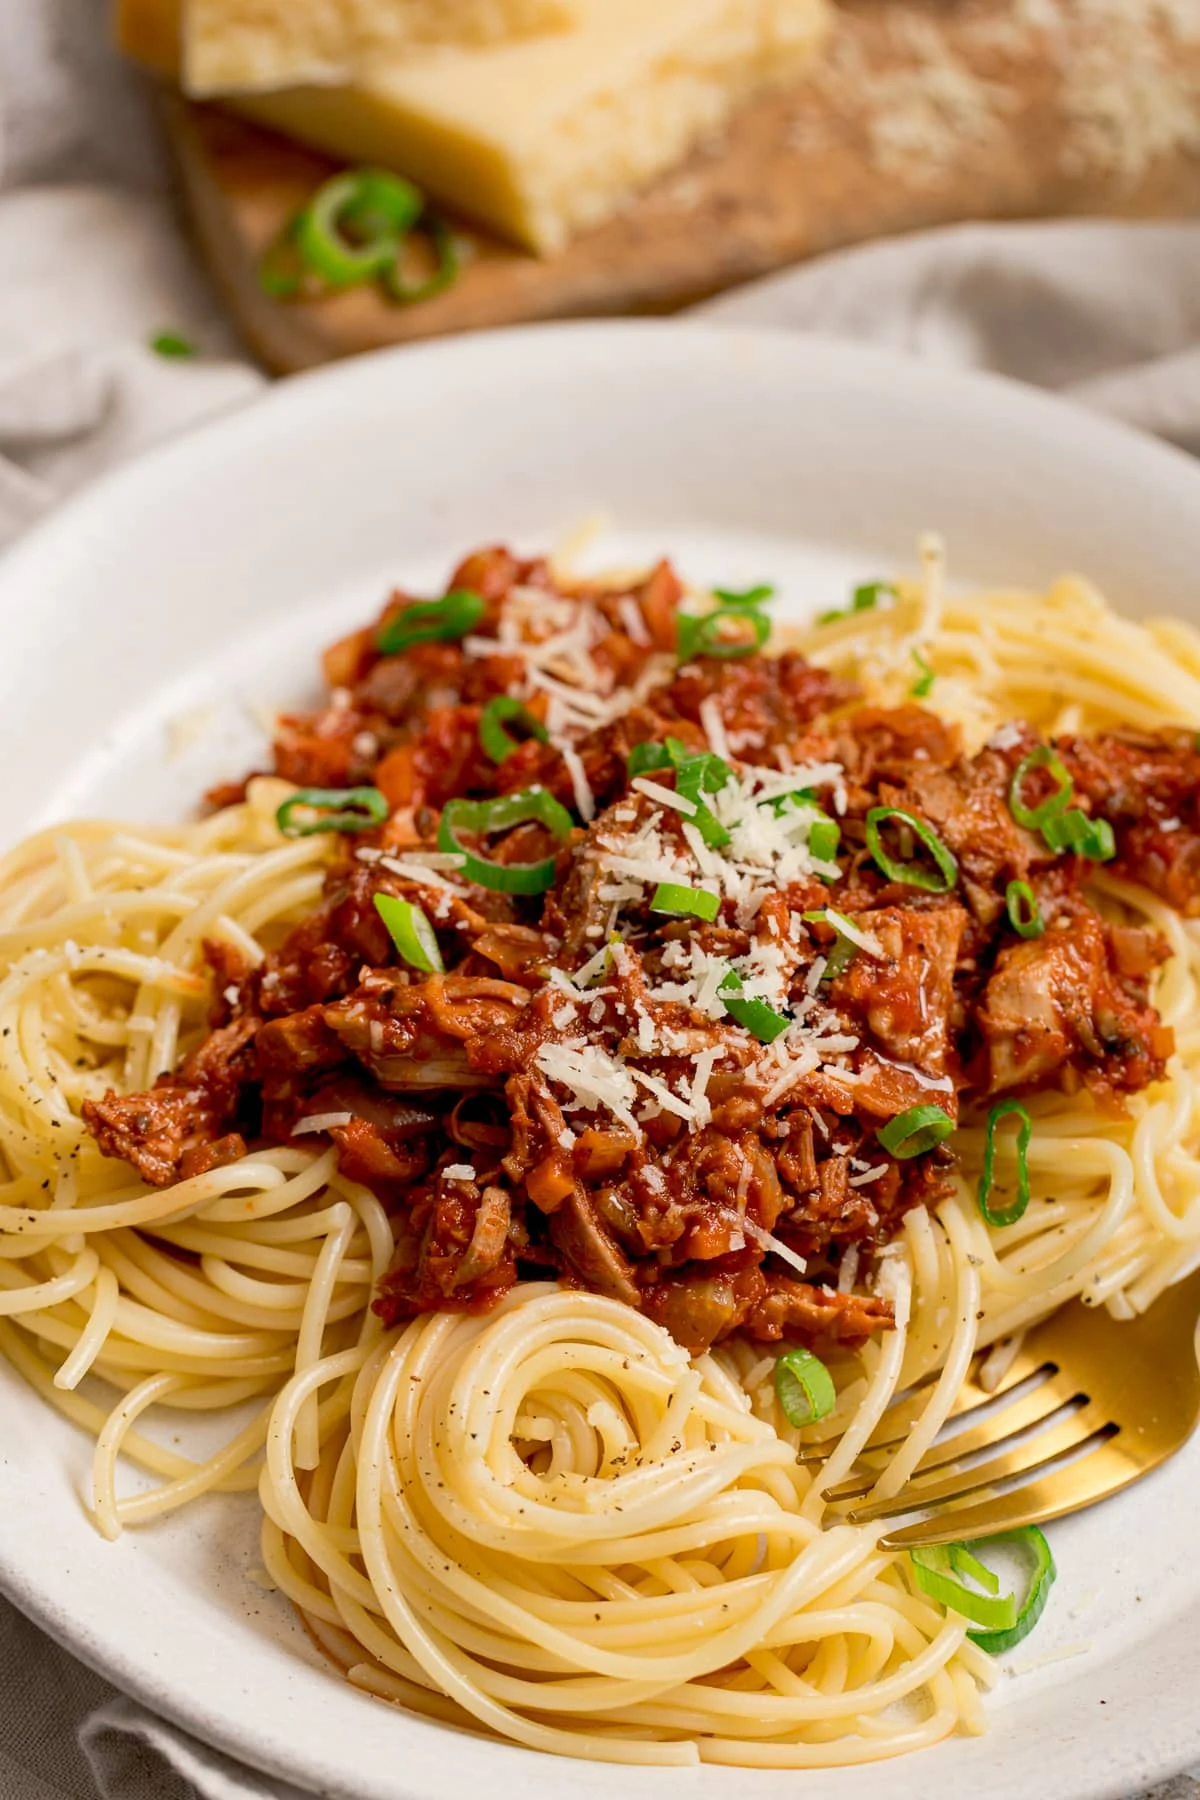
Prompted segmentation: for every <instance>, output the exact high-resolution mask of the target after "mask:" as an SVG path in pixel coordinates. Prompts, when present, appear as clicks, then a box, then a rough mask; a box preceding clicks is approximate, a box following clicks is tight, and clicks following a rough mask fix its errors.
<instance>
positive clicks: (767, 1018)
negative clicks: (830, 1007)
mask: <svg viewBox="0 0 1200 1800" xmlns="http://www.w3.org/2000/svg"><path fill="white" fill-rule="evenodd" d="M744 985H745V984H744V982H743V981H742V978H741V976H740V975H739V974H738V972H737V970H736V969H730V971H729V973H728V975H726V977H725V979H724V981H722V983H721V985H720V987H719V988H718V989H717V994H718V995H719V997H720V1000H721V1004H722V1006H723V1007H724V1008H725V1011H726V1012H727V1013H728V1014H729V1016H730V1018H731V1019H734V1020H736V1022H737V1023H738V1024H739V1025H743V1026H745V1028H746V1030H747V1031H748V1032H750V1034H751V1035H752V1036H753V1037H756V1038H757V1039H758V1041H759V1043H760V1044H773V1043H774V1042H775V1039H776V1038H777V1037H778V1036H779V1035H780V1033H781V1032H784V1031H786V1030H787V1028H788V1026H789V1025H790V1024H791V1022H792V1021H791V1020H790V1019H789V1018H788V1016H787V1014H786V1013H781V1012H776V1011H775V1008H774V1007H773V1006H768V1005H767V1003H766V1001H765V1000H747V999H743V998H741V994H742V988H743V987H744Z"/></svg>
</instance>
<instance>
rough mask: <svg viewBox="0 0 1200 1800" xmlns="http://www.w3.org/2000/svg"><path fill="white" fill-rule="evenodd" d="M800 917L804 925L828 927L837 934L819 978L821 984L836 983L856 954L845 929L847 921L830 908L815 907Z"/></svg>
mask: <svg viewBox="0 0 1200 1800" xmlns="http://www.w3.org/2000/svg"><path fill="white" fill-rule="evenodd" d="M800 917H801V918H802V919H803V920H804V923H805V924H806V925H828V926H829V928H830V930H831V931H833V932H835V933H836V934H837V935H836V937H835V939H834V944H833V948H832V950H830V951H829V953H828V955H827V956H826V958H825V970H824V973H823V974H822V976H821V980H822V981H823V982H824V981H836V980H837V978H838V976H839V975H842V974H844V973H845V971H846V970H847V969H848V968H849V966H850V964H851V963H852V962H853V961H854V958H855V957H856V956H857V954H858V949H859V946H858V945H857V944H856V943H855V941H854V939H853V937H851V936H850V935H849V933H848V932H847V931H846V929H845V927H846V926H847V925H849V923H850V921H849V919H847V918H846V915H845V914H844V913H840V912H838V911H837V910H836V908H835V907H832V906H820V907H817V908H816V910H815V911H813V912H805V913H801V914H800Z"/></svg>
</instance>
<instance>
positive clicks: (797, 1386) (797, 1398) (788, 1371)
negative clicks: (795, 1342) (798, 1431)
mask: <svg viewBox="0 0 1200 1800" xmlns="http://www.w3.org/2000/svg"><path fill="white" fill-rule="evenodd" d="M773 1380H774V1382H775V1396H776V1399H777V1400H778V1401H779V1405H780V1409H781V1410H782V1412H783V1416H784V1418H785V1419H786V1420H787V1422H788V1424H789V1425H794V1426H796V1427H797V1428H799V1427H801V1426H804V1425H814V1424H815V1423H816V1421H817V1420H818V1419H824V1418H827V1417H828V1415H829V1414H830V1413H831V1412H832V1411H833V1409H834V1407H835V1406H836V1405H837V1389H836V1388H835V1387H834V1385H833V1376H832V1375H831V1374H830V1373H829V1370H828V1369H827V1368H826V1367H825V1364H824V1363H823V1362H822V1361H821V1359H820V1357H819V1356H814V1355H813V1353H812V1351H811V1350H801V1349H795V1350H785V1351H784V1353H783V1355H782V1356H781V1357H780V1358H779V1359H778V1361H777V1362H776V1364H775V1374H774V1377H773Z"/></svg>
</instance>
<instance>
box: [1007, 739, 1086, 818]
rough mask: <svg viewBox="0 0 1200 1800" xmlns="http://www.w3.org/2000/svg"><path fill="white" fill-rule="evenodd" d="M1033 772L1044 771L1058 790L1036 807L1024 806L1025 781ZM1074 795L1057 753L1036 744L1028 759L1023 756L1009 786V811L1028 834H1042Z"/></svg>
mask: <svg viewBox="0 0 1200 1800" xmlns="http://www.w3.org/2000/svg"><path fill="white" fill-rule="evenodd" d="M1035 769H1046V770H1047V771H1048V772H1049V773H1050V774H1051V775H1052V776H1053V777H1054V780H1055V782H1056V783H1057V786H1056V787H1055V790H1054V792H1053V793H1052V794H1051V795H1050V797H1049V799H1047V800H1043V801H1041V802H1040V803H1039V804H1038V805H1037V806H1026V804H1025V802H1024V800H1023V799H1022V798H1021V795H1022V792H1023V790H1024V786H1025V780H1026V777H1027V776H1029V775H1032V774H1033V772H1034V770H1035ZM1074 791H1075V783H1074V782H1073V781H1072V779H1071V772H1070V770H1069V769H1068V768H1067V767H1066V765H1065V763H1064V762H1063V760H1062V757H1061V756H1060V755H1059V754H1058V751H1057V750H1051V749H1050V748H1049V746H1048V745H1046V744H1039V745H1038V746H1037V747H1036V749H1034V750H1031V751H1030V752H1029V755H1028V756H1023V757H1022V758H1021V760H1020V762H1019V763H1018V764H1017V766H1016V768H1015V769H1014V770H1013V777H1012V780H1011V781H1010V782H1009V784H1008V809H1009V811H1010V812H1011V813H1012V816H1013V818H1014V819H1015V820H1016V821H1017V824H1018V825H1024V827H1025V829H1026V830H1027V831H1042V830H1044V829H1045V826H1046V822H1047V820H1049V819H1053V818H1057V816H1058V814H1059V813H1061V812H1065V811H1066V809H1067V807H1068V806H1069V805H1070V801H1071V795H1072V794H1073V793H1074Z"/></svg>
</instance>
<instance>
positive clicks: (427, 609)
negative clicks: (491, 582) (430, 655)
mask: <svg viewBox="0 0 1200 1800" xmlns="http://www.w3.org/2000/svg"><path fill="white" fill-rule="evenodd" d="M486 611H487V601H486V600H485V599H484V597H483V595H482V594H476V593H472V591H471V589H470V588H451V590H450V592H449V593H448V594H446V595H445V596H444V598H442V599H441V600H413V601H411V602H410V603H409V605H407V606H406V607H405V608H404V609H403V611H402V612H399V613H397V614H396V616H395V618H394V619H389V620H388V622H387V624H386V625H382V626H380V628H379V631H378V632H377V633H376V636H375V648H376V649H377V650H380V651H382V652H383V654H384V656H399V654H400V652H401V651H402V650H408V649H409V648H410V647H411V646H412V645H413V644H427V643H433V642H435V641H440V642H443V643H451V642H453V641H455V640H457V639H458V638H463V637H466V635H467V633H468V632H469V631H473V630H474V629H475V627H476V625H478V623H479V621H480V620H481V619H482V617H483V615H484V613H485V612H486Z"/></svg>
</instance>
